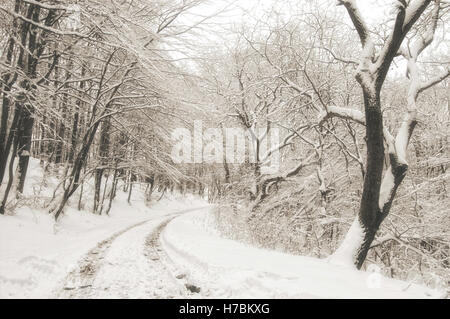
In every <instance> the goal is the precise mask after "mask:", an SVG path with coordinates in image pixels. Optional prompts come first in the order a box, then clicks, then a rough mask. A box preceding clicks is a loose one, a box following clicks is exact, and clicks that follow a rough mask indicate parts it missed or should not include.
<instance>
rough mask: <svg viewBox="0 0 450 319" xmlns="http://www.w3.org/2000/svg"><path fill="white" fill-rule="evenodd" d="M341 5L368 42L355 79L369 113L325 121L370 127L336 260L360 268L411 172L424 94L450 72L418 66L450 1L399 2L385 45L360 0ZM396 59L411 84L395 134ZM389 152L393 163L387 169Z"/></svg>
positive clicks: (328, 110) (333, 111)
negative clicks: (429, 73)
mask: <svg viewBox="0 0 450 319" xmlns="http://www.w3.org/2000/svg"><path fill="white" fill-rule="evenodd" d="M338 5H343V6H344V7H345V9H346V10H347V13H348V14H349V16H350V19H351V21H352V23H353V25H354V27H355V29H356V31H357V33H358V35H359V39H360V42H361V45H362V50H361V57H360V60H359V65H358V68H357V70H356V75H355V78H356V80H357V82H358V83H359V85H360V86H361V89H362V93H363V99H364V112H359V111H357V110H355V109H349V108H343V107H337V106H327V107H325V110H324V112H323V116H322V120H326V119H328V118H332V117H339V118H345V119H349V120H353V121H355V122H357V123H359V124H362V125H365V128H366V144H367V158H366V174H365V177H364V184H363V190H362V195H361V201H360V208H359V212H358V216H357V217H356V219H355V221H354V222H353V224H352V226H351V227H350V230H349V231H348V233H347V235H346V237H345V238H344V240H343V242H342V244H341V245H340V247H339V248H338V249H337V251H336V252H335V253H334V254H333V256H331V260H332V261H334V262H339V263H347V262H351V263H353V264H355V265H356V267H357V268H358V269H359V268H361V266H362V265H363V263H364V260H365V258H366V256H367V253H368V251H369V249H370V247H371V243H372V241H373V240H374V238H375V235H376V233H377V231H378V229H379V228H380V225H381V224H382V222H383V220H384V219H385V218H386V216H387V215H388V214H389V211H390V209H391V206H392V203H393V200H394V198H395V194H396V191H397V189H398V187H399V186H400V184H401V183H402V181H403V179H404V177H405V175H406V172H407V170H408V162H407V160H406V152H407V147H408V143H409V140H410V138H411V135H412V133H413V130H414V128H415V126H416V124H417V113H418V111H417V104H418V102H417V101H418V97H419V94H420V93H421V92H423V91H424V90H426V89H428V88H430V87H432V86H433V85H435V84H437V83H440V82H441V81H443V80H444V79H446V78H447V77H448V76H449V74H450V69H449V67H448V66H447V67H446V69H445V70H441V72H442V73H441V74H438V75H437V76H435V77H433V78H428V79H425V78H424V77H423V76H421V75H420V70H419V64H418V57H419V55H420V54H421V53H422V52H423V51H424V49H425V48H427V47H428V46H429V45H430V44H431V43H432V41H433V37H434V35H435V33H436V28H437V25H438V22H439V19H440V17H441V16H442V15H443V13H444V11H445V10H446V9H447V8H448V5H447V4H446V3H444V2H442V1H440V0H435V1H432V0H411V1H405V0H398V5H397V8H396V16H395V19H394V21H393V24H392V25H391V26H390V30H389V33H388V36H387V37H386V38H385V40H383V41H382V43H377V41H375V38H374V37H373V34H374V33H375V32H373V31H372V30H369V27H368V25H367V24H366V22H365V21H364V19H363V16H362V14H361V12H360V10H359V9H358V7H357V4H356V1H355V0H338ZM412 30H414V32H410V31H412ZM396 57H403V58H404V59H406V61H407V78H408V81H409V83H408V91H407V96H406V99H405V101H406V105H405V111H404V119H403V121H402V123H401V125H400V127H399V128H398V130H397V134H396V135H395V136H394V135H392V134H391V132H389V130H388V129H387V127H386V126H385V125H384V124H383V108H382V103H381V93H382V88H383V84H384V82H385V80H386V76H387V74H388V71H389V69H390V67H391V64H392V63H393V60H394V58H396ZM386 155H387V157H388V158H389V165H388V167H387V169H386V170H385V171H384V163H385V156H386ZM383 171H384V174H383Z"/></svg>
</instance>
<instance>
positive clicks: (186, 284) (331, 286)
mask: <svg viewBox="0 0 450 319" xmlns="http://www.w3.org/2000/svg"><path fill="white" fill-rule="evenodd" d="M118 206H120V205H118ZM122 209H123V207H122ZM211 209H212V206H209V205H207V204H206V203H205V202H204V201H203V200H201V199H198V198H194V197H186V198H181V197H179V196H178V197H177V196H173V197H172V198H167V199H164V200H162V201H161V202H159V203H157V204H155V205H154V206H153V207H151V208H144V207H143V206H141V205H134V206H130V207H128V209H127V210H126V211H125V210H122V212H121V213H120V212H119V211H118V210H117V208H116V209H114V210H113V213H112V214H111V216H110V217H107V216H95V215H92V214H89V213H78V216H75V212H73V214H69V215H68V216H65V218H64V219H63V222H62V223H61V224H60V225H59V226H58V227H59V230H58V231H57V232H56V233H55V232H54V229H53V226H52V223H51V222H50V220H47V217H48V218H50V217H49V216H45V215H43V214H41V213H36V212H34V213H33V212H31V211H23V210H22V211H21V213H19V214H16V215H15V216H3V217H1V218H0V227H1V229H2V232H1V235H0V281H1V284H0V297H1V298H22V297H24V298H30V297H35V298H439V297H443V295H442V294H441V293H440V292H438V291H435V290H432V289H428V288H426V287H422V286H418V285H415V284H412V283H407V282H402V281H397V280H392V279H388V278H384V277H381V276H380V275H378V274H375V273H370V272H361V271H356V270H353V269H348V268H344V267H339V266H336V265H331V264H329V263H327V262H326V261H324V260H318V259H314V258H308V257H300V256H292V255H288V254H283V253H279V252H275V251H269V250H264V249H258V248H254V247H251V246H248V245H245V244H242V243H239V242H236V241H233V240H229V239H226V238H222V237H221V236H220V234H219V233H218V232H217V231H216V230H215V228H214V224H213V218H212V214H210V212H211ZM100 225H101V226H100ZM25 229H27V231H24V230H25Z"/></svg>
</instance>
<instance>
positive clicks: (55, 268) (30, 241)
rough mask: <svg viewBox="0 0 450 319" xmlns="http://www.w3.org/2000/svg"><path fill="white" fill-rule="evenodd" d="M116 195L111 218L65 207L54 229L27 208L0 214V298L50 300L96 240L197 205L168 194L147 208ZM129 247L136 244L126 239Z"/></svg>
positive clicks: (49, 220) (49, 219)
mask: <svg viewBox="0 0 450 319" xmlns="http://www.w3.org/2000/svg"><path fill="white" fill-rule="evenodd" d="M120 193H121V192H119V193H118V198H117V199H116V200H115V203H114V205H113V208H112V210H111V212H110V216H98V215H94V214H92V213H89V212H85V211H81V212H80V211H77V210H75V209H68V210H67V212H66V213H65V215H64V216H63V218H62V219H61V222H60V223H58V226H57V227H55V223H54V219H53V217H52V216H50V215H49V214H48V213H46V212H45V211H36V210H31V209H30V208H27V207H23V208H21V209H19V210H18V211H17V213H16V214H15V215H14V216H0V229H1V231H0V298H47V297H51V293H52V291H53V289H54V288H55V286H58V285H59V284H61V281H62V280H63V279H64V278H65V276H66V275H67V274H68V273H69V272H70V271H72V270H73V269H74V268H75V267H76V266H77V262H78V260H79V259H80V258H81V257H82V256H83V255H85V254H86V253H87V252H88V251H89V250H90V249H92V248H93V247H95V246H96V244H97V243H98V242H101V241H102V240H104V239H106V238H108V237H110V236H111V235H113V234H114V233H116V232H119V231H121V230H123V229H126V228H128V227H130V226H133V225H135V224H138V223H141V222H143V221H148V220H150V221H153V220H154V221H155V222H151V223H150V225H149V227H152V226H153V225H156V224H157V223H159V222H160V221H161V220H162V219H163V218H164V216H166V215H168V214H171V213H172V214H173V213H174V212H176V211H179V210H182V209H183V208H185V207H190V206H195V205H199V204H196V202H199V200H196V199H193V198H189V197H188V198H181V197H172V198H170V196H169V195H168V196H167V198H164V199H163V200H161V202H158V203H157V204H155V205H153V206H152V207H151V208H149V207H147V206H145V204H144V202H143V201H140V200H136V201H134V202H132V205H128V203H127V202H126V194H123V195H122V194H120ZM142 229H143V230H148V231H150V228H148V227H147V228H145V227H143V226H142ZM124 238H127V237H124ZM125 240H126V239H125ZM128 245H139V242H133V240H132V239H130V240H129V241H128ZM127 262H130V261H127Z"/></svg>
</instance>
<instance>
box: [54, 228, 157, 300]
mask: <svg viewBox="0 0 450 319" xmlns="http://www.w3.org/2000/svg"><path fill="white" fill-rule="evenodd" d="M149 221H150V219H149V220H145V221H143V222H139V223H137V224H134V225H132V226H129V227H127V228H125V229H123V230H121V231H119V232H117V233H115V234H114V235H112V236H111V237H109V238H107V239H105V240H103V241H101V242H100V243H98V244H97V246H96V247H95V248H93V249H91V250H90V251H89V252H88V253H87V254H86V255H85V257H84V258H83V259H81V260H80V261H79V263H78V266H77V267H76V268H75V269H74V270H73V271H71V272H70V273H69V275H68V276H67V277H66V279H65V280H64V285H63V288H62V290H61V291H60V292H59V293H58V294H57V297H58V298H88V297H89V296H90V295H91V294H92V291H91V290H92V283H93V281H94V279H95V275H96V273H97V271H98V269H99V268H100V267H101V260H102V259H104V255H105V253H106V251H107V249H108V248H109V247H110V246H111V244H112V242H113V241H114V240H115V239H116V238H117V237H119V236H120V235H122V234H124V233H126V232H127V231H129V230H131V229H133V228H135V227H138V226H141V225H144V224H146V223H148V222H149ZM80 290H82V291H80Z"/></svg>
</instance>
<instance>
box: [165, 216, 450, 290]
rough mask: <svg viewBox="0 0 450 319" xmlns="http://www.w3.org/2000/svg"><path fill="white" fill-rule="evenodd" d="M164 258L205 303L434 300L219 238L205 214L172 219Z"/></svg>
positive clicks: (407, 286)
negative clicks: (238, 300) (221, 300)
mask: <svg viewBox="0 0 450 319" xmlns="http://www.w3.org/2000/svg"><path fill="white" fill-rule="evenodd" d="M161 240H162V246H163V247H164V248H165V250H166V253H167V254H168V255H169V257H170V258H171V259H172V260H173V261H174V262H175V263H176V264H178V267H179V268H180V269H183V271H184V272H185V274H186V276H187V277H188V278H189V280H190V281H191V282H194V283H195V284H196V285H197V286H199V287H200V288H202V290H201V293H200V294H199V296H198V297H208V298H439V297H443V294H442V293H441V292H438V291H436V290H432V289H429V288H426V287H423V286H419V285H416V284H413V283H408V282H403V281H398V280H393V279H389V278H385V277H382V276H381V275H380V274H378V273H376V272H372V273H371V272H363V271H357V270H354V269H351V268H349V267H344V266H339V265H332V264H330V263H327V262H326V261H324V260H319V259H315V258H310V257H302V256H294V255H289V254H284V253H280V252H275V251H270V250H265V249H259V248H255V247H251V246H248V245H246V244H243V243H239V242H237V241H233V240H229V239H225V238H222V237H221V236H220V235H219V234H218V232H217V231H214V225H213V222H212V214H211V213H210V209H203V210H201V211H196V212H192V213H188V214H184V215H183V216H181V217H178V218H176V219H174V220H173V221H172V222H170V223H169V224H168V226H167V227H166V228H165V230H164V231H163V233H162V236H161Z"/></svg>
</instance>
